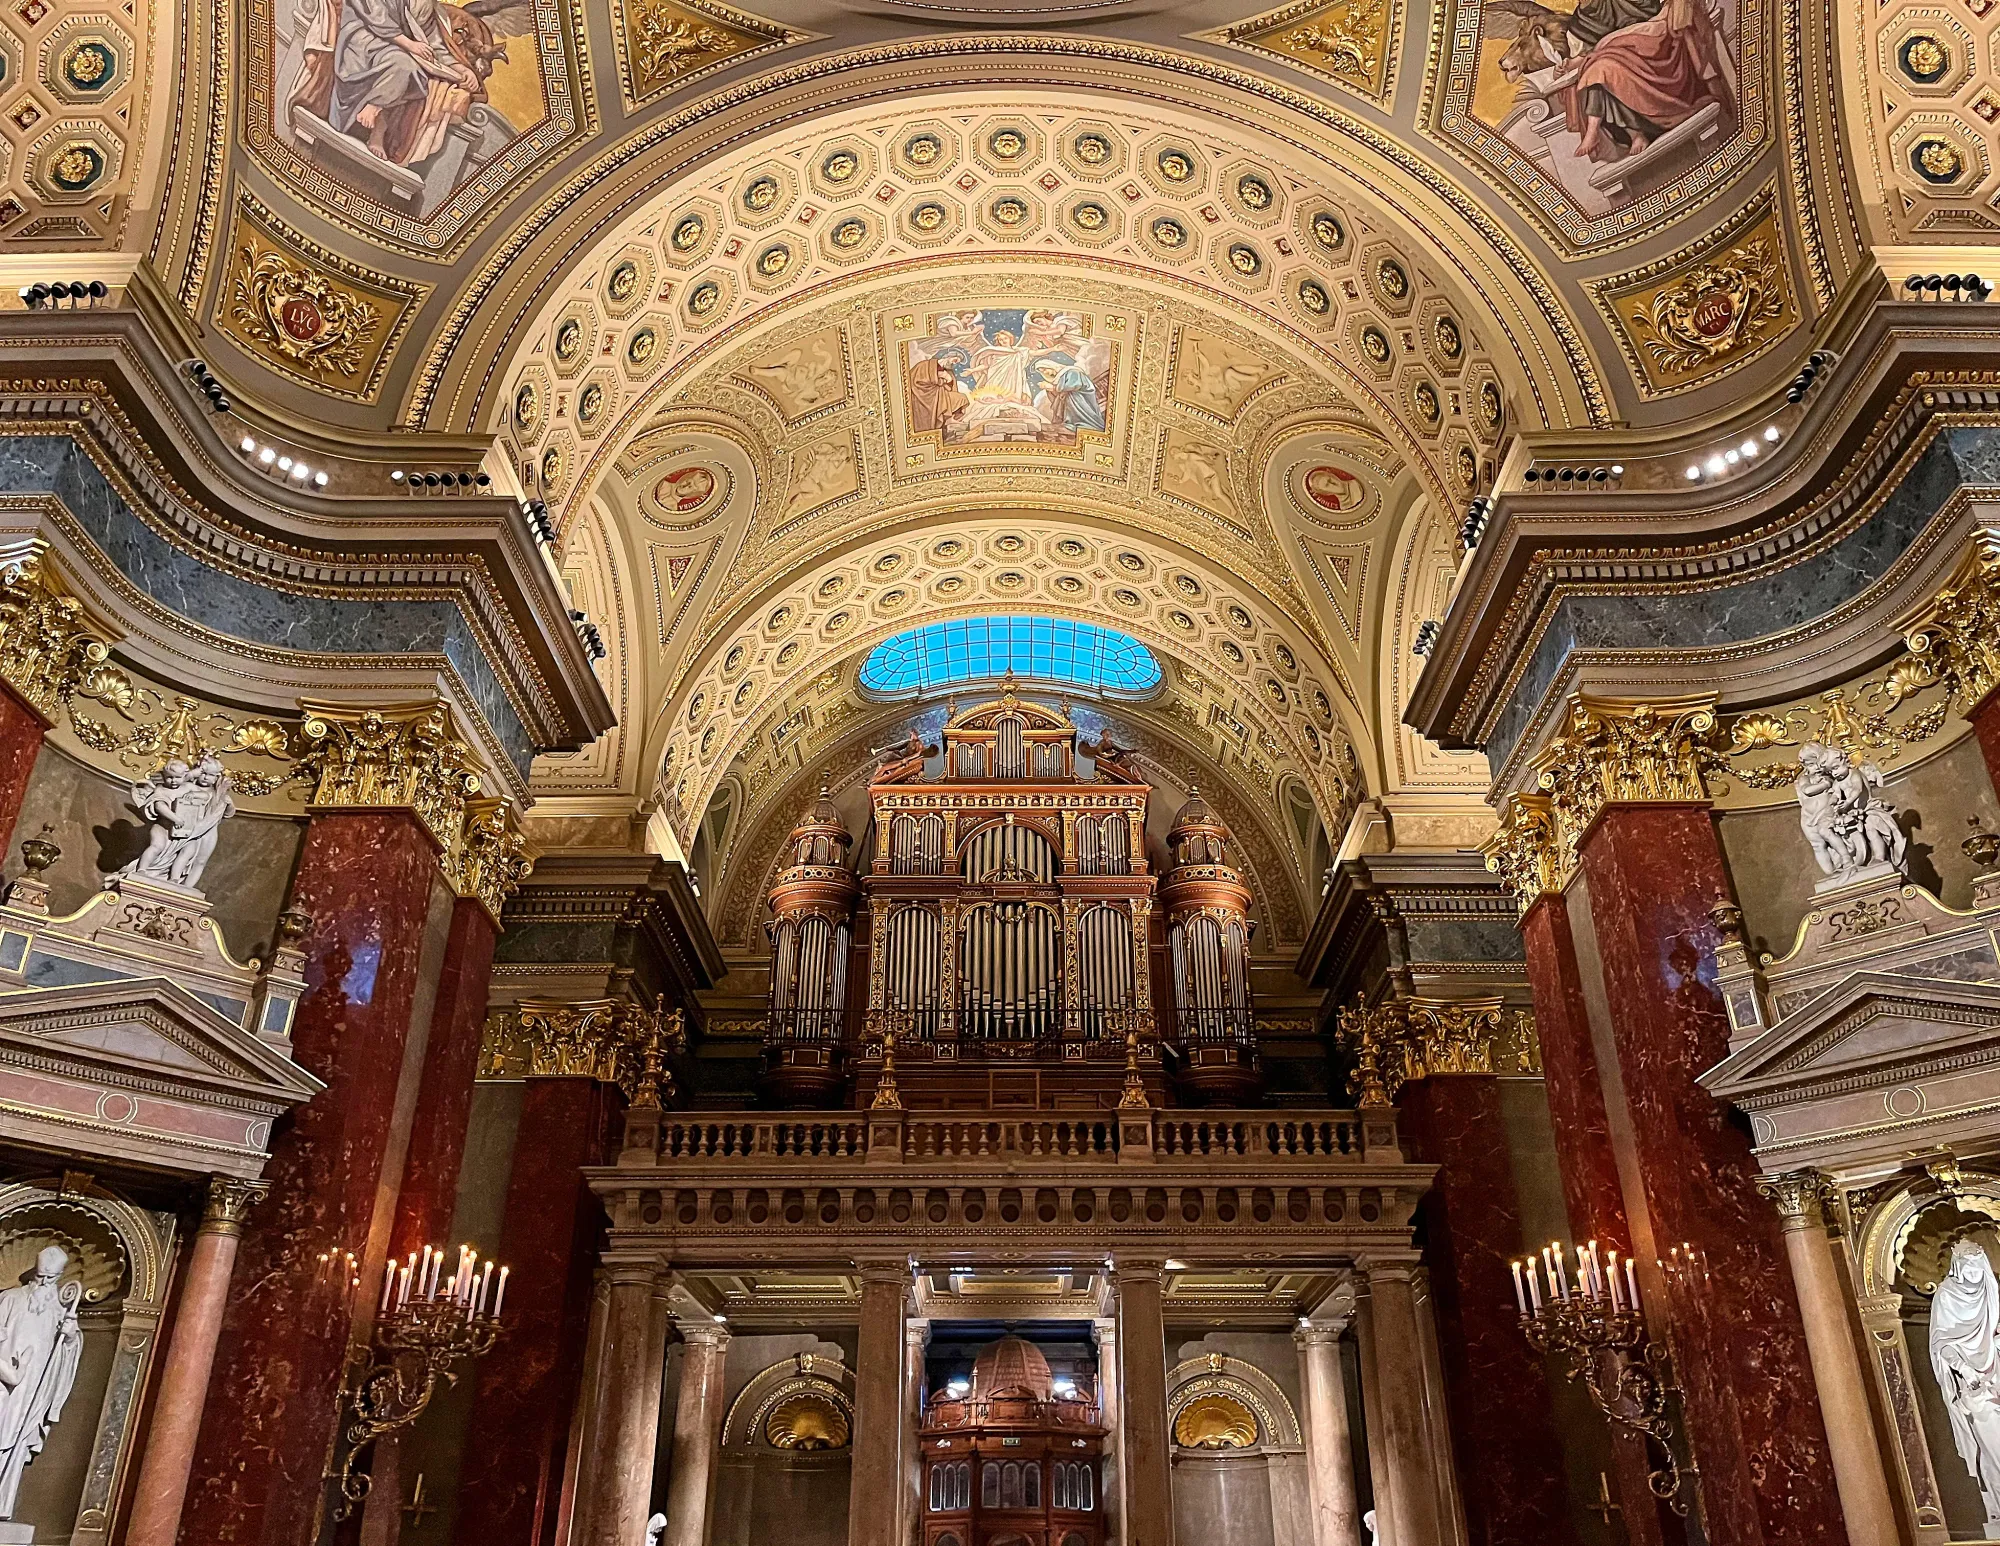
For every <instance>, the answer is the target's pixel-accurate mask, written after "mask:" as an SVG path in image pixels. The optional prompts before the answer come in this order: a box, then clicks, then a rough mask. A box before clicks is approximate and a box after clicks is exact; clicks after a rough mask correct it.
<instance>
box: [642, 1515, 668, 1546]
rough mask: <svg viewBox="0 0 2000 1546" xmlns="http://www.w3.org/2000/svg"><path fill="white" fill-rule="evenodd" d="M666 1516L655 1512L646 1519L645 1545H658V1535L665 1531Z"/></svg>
mask: <svg viewBox="0 0 2000 1546" xmlns="http://www.w3.org/2000/svg"><path fill="white" fill-rule="evenodd" d="M666 1529H667V1516H666V1515H665V1514H655V1515H654V1516H653V1517H652V1518H651V1519H649V1520H647V1521H646V1546H660V1537H661V1536H662V1535H664V1534H665V1533H666Z"/></svg>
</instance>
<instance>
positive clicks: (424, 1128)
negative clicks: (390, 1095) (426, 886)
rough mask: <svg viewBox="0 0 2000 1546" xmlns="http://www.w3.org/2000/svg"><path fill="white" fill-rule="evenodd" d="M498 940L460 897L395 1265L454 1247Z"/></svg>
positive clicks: (471, 903)
mask: <svg viewBox="0 0 2000 1546" xmlns="http://www.w3.org/2000/svg"><path fill="white" fill-rule="evenodd" d="M499 937H500V934H499V930H498V928H497V927H496V926H495V924H494V922H493V916H492V914H490V913H489V912H487V911H486V909H485V907H484V906H483V905H481V903H480V902H479V900H478V899H477V898H476V897H460V898H459V899H458V901H457V903H456V904H455V905H454V906H453V908H452V914H451V938H450V941H449V943H448V944H447V945H446V947H445V956H444V971H443V972H442V973H441V974H440V975H439V978H438V989H437V1003H436V1006H435V1007H434V1008H433V1009H432V1010H431V1029H430V1037H429V1039H428V1040H427V1041H426V1042H425V1044H424V1073H423V1085H422V1087H421V1088H420V1089H419V1091H418V1093H417V1115H416V1121H415V1122H414V1124H413V1125H412V1126H411V1129H410V1150H409V1153H408V1155H407V1156H406V1157H405V1158H404V1161H403V1186H402V1190H401V1191H400V1192H398V1193H397V1195H396V1227H395V1230H394V1232H393V1233H392V1234H391V1235H390V1237H389V1256H390V1258H391V1260H396V1259H400V1258H403V1257H407V1256H408V1255H409V1254H410V1252H412V1251H416V1252H418V1253H419V1254H421V1253H422V1251H423V1248H424V1247H425V1246H426V1245H437V1246H443V1245H447V1244H451V1243H452V1242H448V1241H447V1240H446V1239H445V1236H446V1235H447V1234H449V1233H450V1231H451V1216H452V1212H453V1210H454V1208H455V1207H456V1205H457V1202H458V1171H459V1165H460V1163H461V1161H463V1160H464V1158H465V1134H466V1128H467V1125H468V1124H469V1122H470V1121H471V1118H472V1082H473V1079H474V1077H475V1076H476V1075H477V1074H478V1072H479V1045H480V1039H481V1037H482V1036H483V1035H484V1034H485V1030H486V999H487V990H488V988H489V986H490V985H491V982H492V977H493V947H494V946H495V945H496V944H497V943H498V942H499Z"/></svg>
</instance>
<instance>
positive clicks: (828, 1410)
mask: <svg viewBox="0 0 2000 1546" xmlns="http://www.w3.org/2000/svg"><path fill="white" fill-rule="evenodd" d="M851 1437H852V1428H851V1425H850V1424H849V1423H848V1420H847V1414H846V1413H845V1412H843V1411H841V1409H840V1407H839V1406H838V1405H836V1404H835V1403H834V1402H833V1401H832V1400H830V1399H829V1398H827V1397H826V1396H821V1395H816V1394H813V1393H811V1392H806V1393H804V1394H801V1395H796V1396H787V1397H786V1398H785V1399H784V1400H783V1401H780V1402H779V1403H778V1404H777V1405H776V1406H774V1407H773V1408H771V1415H770V1416H769V1417H767V1418H766V1419H765V1420H764V1439H765V1442H766V1443H768V1444H769V1445H770V1446H771V1447H772V1448H773V1449H803V1450H820V1449H845V1448H847V1444H848V1440H849V1439H850V1438H851Z"/></svg>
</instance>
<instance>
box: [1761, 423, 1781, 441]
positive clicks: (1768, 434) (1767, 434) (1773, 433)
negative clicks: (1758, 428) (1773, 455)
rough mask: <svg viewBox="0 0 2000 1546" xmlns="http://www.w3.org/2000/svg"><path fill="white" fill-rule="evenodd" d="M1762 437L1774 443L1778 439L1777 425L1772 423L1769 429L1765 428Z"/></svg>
mask: <svg viewBox="0 0 2000 1546" xmlns="http://www.w3.org/2000/svg"><path fill="white" fill-rule="evenodd" d="M1764 438H1765V439H1766V440H1768V441H1770V442H1771V443H1772V444H1773V445H1775V444H1776V443H1777V440H1778V426H1777V425H1775V424H1773V425H1772V426H1771V427H1770V428H1769V429H1767V430H1765V431H1764Z"/></svg>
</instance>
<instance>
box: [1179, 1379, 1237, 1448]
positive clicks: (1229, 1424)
mask: <svg viewBox="0 0 2000 1546" xmlns="http://www.w3.org/2000/svg"><path fill="white" fill-rule="evenodd" d="M1174 1442H1175V1443H1176V1444H1178V1445H1180V1446H1181V1448H1183V1449H1248V1448H1250V1447H1251V1446H1252V1445H1253V1444H1255V1443H1256V1442H1257V1414H1256V1413H1255V1412H1252V1411H1251V1410H1250V1408H1249V1407H1247V1406H1245V1405H1244V1404H1243V1403H1242V1402H1241V1401H1238V1400H1237V1399H1236V1398H1235V1397H1234V1396H1226V1395H1222V1394H1220V1393H1217V1392H1211V1393H1209V1394H1208V1395H1204V1396H1196V1397H1195V1398H1194V1400H1192V1401H1190V1402H1189V1403H1188V1404H1187V1405H1186V1406H1184V1407H1182V1408H1181V1410H1180V1415H1178V1416H1177V1417H1175V1418H1174Z"/></svg>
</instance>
